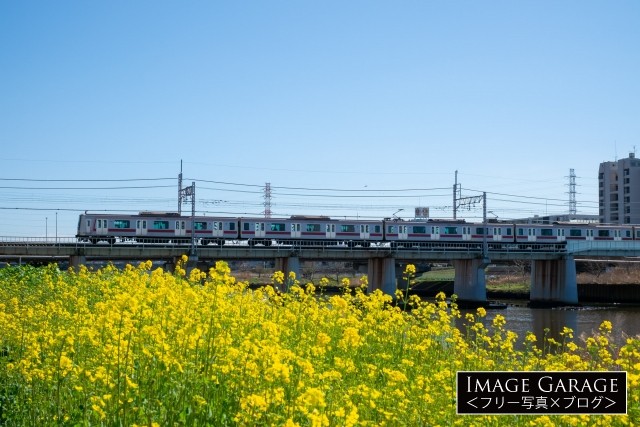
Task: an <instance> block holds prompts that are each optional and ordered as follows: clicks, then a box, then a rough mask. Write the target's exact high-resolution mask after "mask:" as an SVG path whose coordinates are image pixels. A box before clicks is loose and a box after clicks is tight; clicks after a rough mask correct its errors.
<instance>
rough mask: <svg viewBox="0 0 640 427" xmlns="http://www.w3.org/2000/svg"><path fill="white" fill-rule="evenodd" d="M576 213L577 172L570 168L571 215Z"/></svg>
mask: <svg viewBox="0 0 640 427" xmlns="http://www.w3.org/2000/svg"><path fill="white" fill-rule="evenodd" d="M575 214H576V173H575V171H574V170H573V169H569V215H575Z"/></svg>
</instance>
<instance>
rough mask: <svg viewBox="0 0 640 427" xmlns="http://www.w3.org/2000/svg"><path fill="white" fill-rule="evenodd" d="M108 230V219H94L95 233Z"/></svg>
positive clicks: (104, 232)
mask: <svg viewBox="0 0 640 427" xmlns="http://www.w3.org/2000/svg"><path fill="white" fill-rule="evenodd" d="M108 232H109V225H108V220H106V219H102V218H100V219H96V234H107V233H108Z"/></svg>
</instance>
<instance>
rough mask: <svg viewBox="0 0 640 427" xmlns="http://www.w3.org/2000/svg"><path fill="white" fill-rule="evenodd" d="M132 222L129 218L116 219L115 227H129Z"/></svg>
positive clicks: (114, 221)
mask: <svg viewBox="0 0 640 427" xmlns="http://www.w3.org/2000/svg"><path fill="white" fill-rule="evenodd" d="M130 224H131V222H130V221H129V220H128V219H114V220H113V228H129V226H130Z"/></svg>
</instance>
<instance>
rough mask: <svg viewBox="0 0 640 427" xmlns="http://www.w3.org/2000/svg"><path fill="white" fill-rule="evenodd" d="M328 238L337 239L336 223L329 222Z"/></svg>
mask: <svg viewBox="0 0 640 427" xmlns="http://www.w3.org/2000/svg"><path fill="white" fill-rule="evenodd" d="M326 230H327V239H335V238H336V225H335V224H327V228H326Z"/></svg>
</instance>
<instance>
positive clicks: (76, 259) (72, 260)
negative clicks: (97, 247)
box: [69, 255, 87, 271]
mask: <svg viewBox="0 0 640 427" xmlns="http://www.w3.org/2000/svg"><path fill="white" fill-rule="evenodd" d="M86 263H87V257H86V256H84V255H71V256H70V257H69V267H73V270H74V271H78V268H79V267H80V266H81V265H85V264H86Z"/></svg>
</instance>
